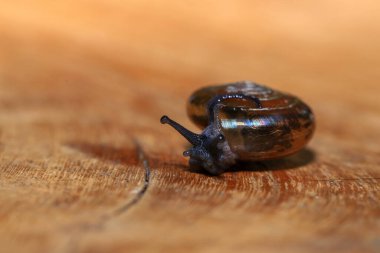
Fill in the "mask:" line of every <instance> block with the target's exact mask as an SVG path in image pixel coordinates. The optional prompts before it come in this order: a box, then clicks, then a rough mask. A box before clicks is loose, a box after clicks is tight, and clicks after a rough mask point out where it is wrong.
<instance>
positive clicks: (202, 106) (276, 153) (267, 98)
mask: <svg viewBox="0 0 380 253" xmlns="http://www.w3.org/2000/svg"><path fill="white" fill-rule="evenodd" d="M222 94H244V95H245V96H250V97H255V98H258V99H259V101H260V102H261V107H260V108H259V107H257V105H256V104H254V103H252V101H249V100H241V99H229V100H226V101H223V102H221V103H220V104H218V106H215V107H214V108H213V112H212V113H214V117H215V119H216V120H215V121H216V122H215V123H214V124H216V126H215V127H216V128H218V131H220V132H221V133H222V134H223V135H224V136H225V138H226V140H227V142H228V145H229V147H230V149H231V150H232V152H233V153H234V154H235V155H236V156H237V160H243V161H259V160H267V159H274V158H279V157H283V156H287V155H290V154H293V153H295V152H297V151H299V150H300V149H302V148H303V147H304V146H305V145H306V144H307V142H308V141H309V140H310V139H311V137H312V135H313V132H314V129H315V120H314V115H313V113H312V111H311V109H310V107H309V106H307V105H306V104H305V103H304V102H302V101H301V100H300V99H298V98H297V97H295V96H292V95H289V94H286V93H282V92H279V91H276V90H273V89H271V88H268V87H266V86H264V85H259V84H256V83H252V82H249V81H245V82H237V83H230V84H225V85H219V86H210V87H205V88H202V89H199V90H197V91H195V92H194V93H193V94H192V95H191V97H190V99H189V101H188V104H187V113H188V115H189V117H190V119H191V120H192V121H193V122H194V123H195V124H196V125H197V126H199V127H200V128H202V129H204V128H206V127H207V126H208V125H209V115H208V114H209V112H208V103H209V101H210V100H211V99H212V98H213V97H215V96H217V95H222Z"/></svg>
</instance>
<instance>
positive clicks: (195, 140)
mask: <svg viewBox="0 0 380 253" xmlns="http://www.w3.org/2000/svg"><path fill="white" fill-rule="evenodd" d="M160 122H161V124H168V125H170V126H171V127H173V128H174V129H175V130H177V132H178V133H180V134H181V135H182V136H183V137H185V138H186V140H188V141H189V142H190V143H191V144H193V145H194V146H197V145H199V144H200V143H201V136H200V135H199V134H196V133H193V132H191V131H190V130H188V129H186V128H185V127H183V126H181V125H180V124H178V123H177V122H175V121H174V120H172V119H170V118H169V117H168V116H166V115H164V116H162V117H161V120H160Z"/></svg>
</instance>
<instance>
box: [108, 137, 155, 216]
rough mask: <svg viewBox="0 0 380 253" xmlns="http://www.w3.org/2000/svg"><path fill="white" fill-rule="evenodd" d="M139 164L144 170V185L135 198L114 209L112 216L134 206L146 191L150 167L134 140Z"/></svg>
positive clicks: (142, 151) (139, 146)
mask: <svg viewBox="0 0 380 253" xmlns="http://www.w3.org/2000/svg"><path fill="white" fill-rule="evenodd" d="M134 142H135V146H136V150H137V154H138V158H139V162H140V163H141V164H142V166H143V167H144V169H145V176H144V184H143V186H142V187H141V189H140V190H139V191H138V192H137V194H136V196H135V197H134V198H133V199H132V200H131V201H130V202H128V203H126V204H125V205H123V206H122V207H120V208H118V209H116V210H115V211H114V212H113V215H114V216H117V215H120V214H122V213H124V212H126V211H128V210H129V209H130V208H131V207H132V206H134V205H136V204H137V203H138V202H139V201H140V200H141V198H142V197H143V196H144V194H145V192H146V191H147V190H148V187H149V183H150V166H149V161H148V159H147V157H146V155H145V152H144V150H143V149H142V147H141V145H140V144H139V142H138V141H137V140H134Z"/></svg>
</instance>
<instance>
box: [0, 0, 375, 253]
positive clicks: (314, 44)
mask: <svg viewBox="0 0 380 253" xmlns="http://www.w3.org/2000/svg"><path fill="white" fill-rule="evenodd" d="M379 13H380V4H379V2H378V1H369V0H363V1H360V2H358V1H327V0H323V1H318V2H316V1H272V0H269V1H244V0H241V1H145V0H129V1H116V0H108V1H105V0H93V1H86V0H79V1H78V0H75V1H73V0H66V1H41V0H35V1H18V0H13V1H2V2H1V3H0V87H1V89H0V134H1V135H0V152H1V153H0V155H1V157H0V203H1V204H0V252H28V253H29V252H39V253H40V252H218V253H219V252H292V253H293V252H379V251H380V191H379V190H380V185H379V183H380V101H379V100H380V85H379V80H380V15H379ZM245 79H250V80H254V81H257V82H260V83H264V84H267V85H269V86H271V87H273V88H276V89H280V90H284V91H287V92H290V93H293V94H296V95H297V96H299V97H301V98H302V99H303V100H305V101H306V102H307V103H309V104H310V105H311V106H312V108H313V109H314V111H315V113H316V117H317V132H316V134H315V136H314V139H313V141H312V142H311V143H310V145H309V147H308V149H306V150H304V151H302V152H301V153H299V154H297V155H295V156H293V157H291V158H289V159H285V160H282V161H273V162H268V163H265V164H264V165H265V166H262V167H257V168H255V170H254V169H252V168H250V169H249V168H247V170H243V171H239V172H228V173H225V174H223V175H222V176H220V177H209V176H207V175H203V174H197V173H192V172H190V171H189V170H188V169H187V160H186V159H185V158H183V157H182V151H183V150H184V148H185V141H184V140H183V138H180V137H179V136H178V134H177V133H175V132H174V131H173V130H172V129H170V128H169V127H167V126H162V125H160V124H159V118H160V116H161V115H162V114H168V115H170V116H172V117H173V118H175V119H177V120H178V121H180V122H182V123H184V125H186V126H188V127H189V128H190V129H193V130H196V129H195V128H194V126H193V125H192V124H191V123H190V122H189V120H188V119H187V117H186V114H185V102H186V99H187V97H188V96H189V95H190V93H191V92H192V91H193V90H194V89H196V88H198V87H201V86H204V85H206V84H210V83H223V82H229V81H237V80H245ZM196 131H199V130H196ZM148 163H149V164H148Z"/></svg>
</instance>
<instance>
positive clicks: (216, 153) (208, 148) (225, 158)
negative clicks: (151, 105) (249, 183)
mask: <svg viewBox="0 0 380 253" xmlns="http://www.w3.org/2000/svg"><path fill="white" fill-rule="evenodd" d="M161 123H162V124H169V125H170V126H171V127H173V128H174V129H175V130H177V132H178V133H180V134H181V135H182V136H183V137H185V138H186V139H187V140H188V141H189V142H190V143H191V144H192V145H193V147H191V148H190V149H188V150H186V151H185V152H183V155H184V156H186V157H187V156H188V157H190V160H189V164H190V167H192V168H202V169H205V170H206V171H208V172H209V173H211V174H212V175H219V174H221V173H223V172H224V171H225V170H226V169H228V168H229V167H230V166H231V165H232V164H234V163H235V159H236V155H235V154H234V153H233V152H232V151H231V149H230V147H229V145H228V142H227V140H226V138H225V137H224V135H223V133H221V132H220V130H218V128H217V127H214V124H210V125H209V126H208V127H206V128H205V130H204V131H203V132H202V133H201V134H196V133H193V132H191V131H190V130H188V129H186V128H185V127H183V126H181V125H180V124H178V123H177V122H175V121H174V120H172V119H170V118H169V117H168V116H162V117H161Z"/></svg>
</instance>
